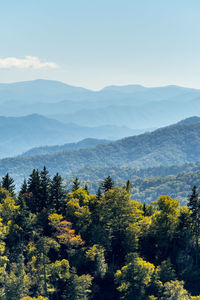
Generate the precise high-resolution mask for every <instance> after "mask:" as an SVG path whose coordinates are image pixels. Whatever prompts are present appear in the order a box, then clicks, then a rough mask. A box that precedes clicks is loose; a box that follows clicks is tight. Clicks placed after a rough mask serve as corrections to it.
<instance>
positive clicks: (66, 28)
mask: <svg viewBox="0 0 200 300" xmlns="http://www.w3.org/2000/svg"><path fill="white" fill-rule="evenodd" d="M35 78H46V79H55V80H60V81H63V82H66V83H69V84H73V85H79V86H84V87H87V88H91V89H100V88H102V87H103V86H106V85H110V84H121V85H122V84H130V83H133V84H143V85H146V86H158V85H167V84H178V85H183V86H188V87H196V88H200V1H199V0H166V1H164V0H96V1H95V0H70V1H68V0H6V1H3V0H2V1H0V82H12V81H21V80H31V79H35Z"/></svg>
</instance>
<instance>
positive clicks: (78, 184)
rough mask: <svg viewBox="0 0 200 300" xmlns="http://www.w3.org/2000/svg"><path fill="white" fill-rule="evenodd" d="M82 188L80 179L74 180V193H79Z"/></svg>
mask: <svg viewBox="0 0 200 300" xmlns="http://www.w3.org/2000/svg"><path fill="white" fill-rule="evenodd" d="M79 188H80V181H79V180H78V177H76V178H75V179H74V180H73V185H72V192H75V191H77V190H78V189H79Z"/></svg>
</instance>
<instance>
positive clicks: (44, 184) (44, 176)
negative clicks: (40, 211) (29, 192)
mask: <svg viewBox="0 0 200 300" xmlns="http://www.w3.org/2000/svg"><path fill="white" fill-rule="evenodd" d="M48 174H49V172H48V171H47V169H46V167H45V166H44V168H43V170H42V172H40V178H41V183H40V185H41V186H40V193H41V206H42V207H43V208H47V207H48V204H49V197H50V178H49V175H48Z"/></svg>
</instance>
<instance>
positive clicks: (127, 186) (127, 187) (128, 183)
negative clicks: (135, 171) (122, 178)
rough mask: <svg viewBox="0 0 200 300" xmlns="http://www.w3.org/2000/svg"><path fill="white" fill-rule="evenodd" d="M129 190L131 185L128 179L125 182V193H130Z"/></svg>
mask: <svg viewBox="0 0 200 300" xmlns="http://www.w3.org/2000/svg"><path fill="white" fill-rule="evenodd" d="M131 189H132V184H131V182H130V180H129V179H128V180H127V182H126V191H127V192H128V193H130V192H131Z"/></svg>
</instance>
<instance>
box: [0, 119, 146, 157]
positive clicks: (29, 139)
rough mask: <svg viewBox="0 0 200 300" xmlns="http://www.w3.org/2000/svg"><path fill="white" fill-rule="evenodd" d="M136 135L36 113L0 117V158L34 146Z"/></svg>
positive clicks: (127, 130)
mask: <svg viewBox="0 0 200 300" xmlns="http://www.w3.org/2000/svg"><path fill="white" fill-rule="evenodd" d="M143 132H144V131H143ZM139 133H141V130H133V129H130V128H127V127H122V126H121V127H120V126H113V125H105V126H99V127H86V126H79V125H77V124H74V123H66V124H64V123H61V122H60V121H57V120H54V119H51V118H48V117H45V116H42V115H38V114H31V115H28V116H23V117H4V116H0V157H1V158H2V157H8V156H14V155H19V154H21V153H22V152H24V151H27V150H29V149H30V148H33V147H38V146H45V145H56V144H57V145H63V144H64V143H72V142H78V141H80V140H82V139H85V138H95V139H104V138H106V139H109V140H117V139H119V138H121V137H125V136H130V135H134V134H139Z"/></svg>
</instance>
